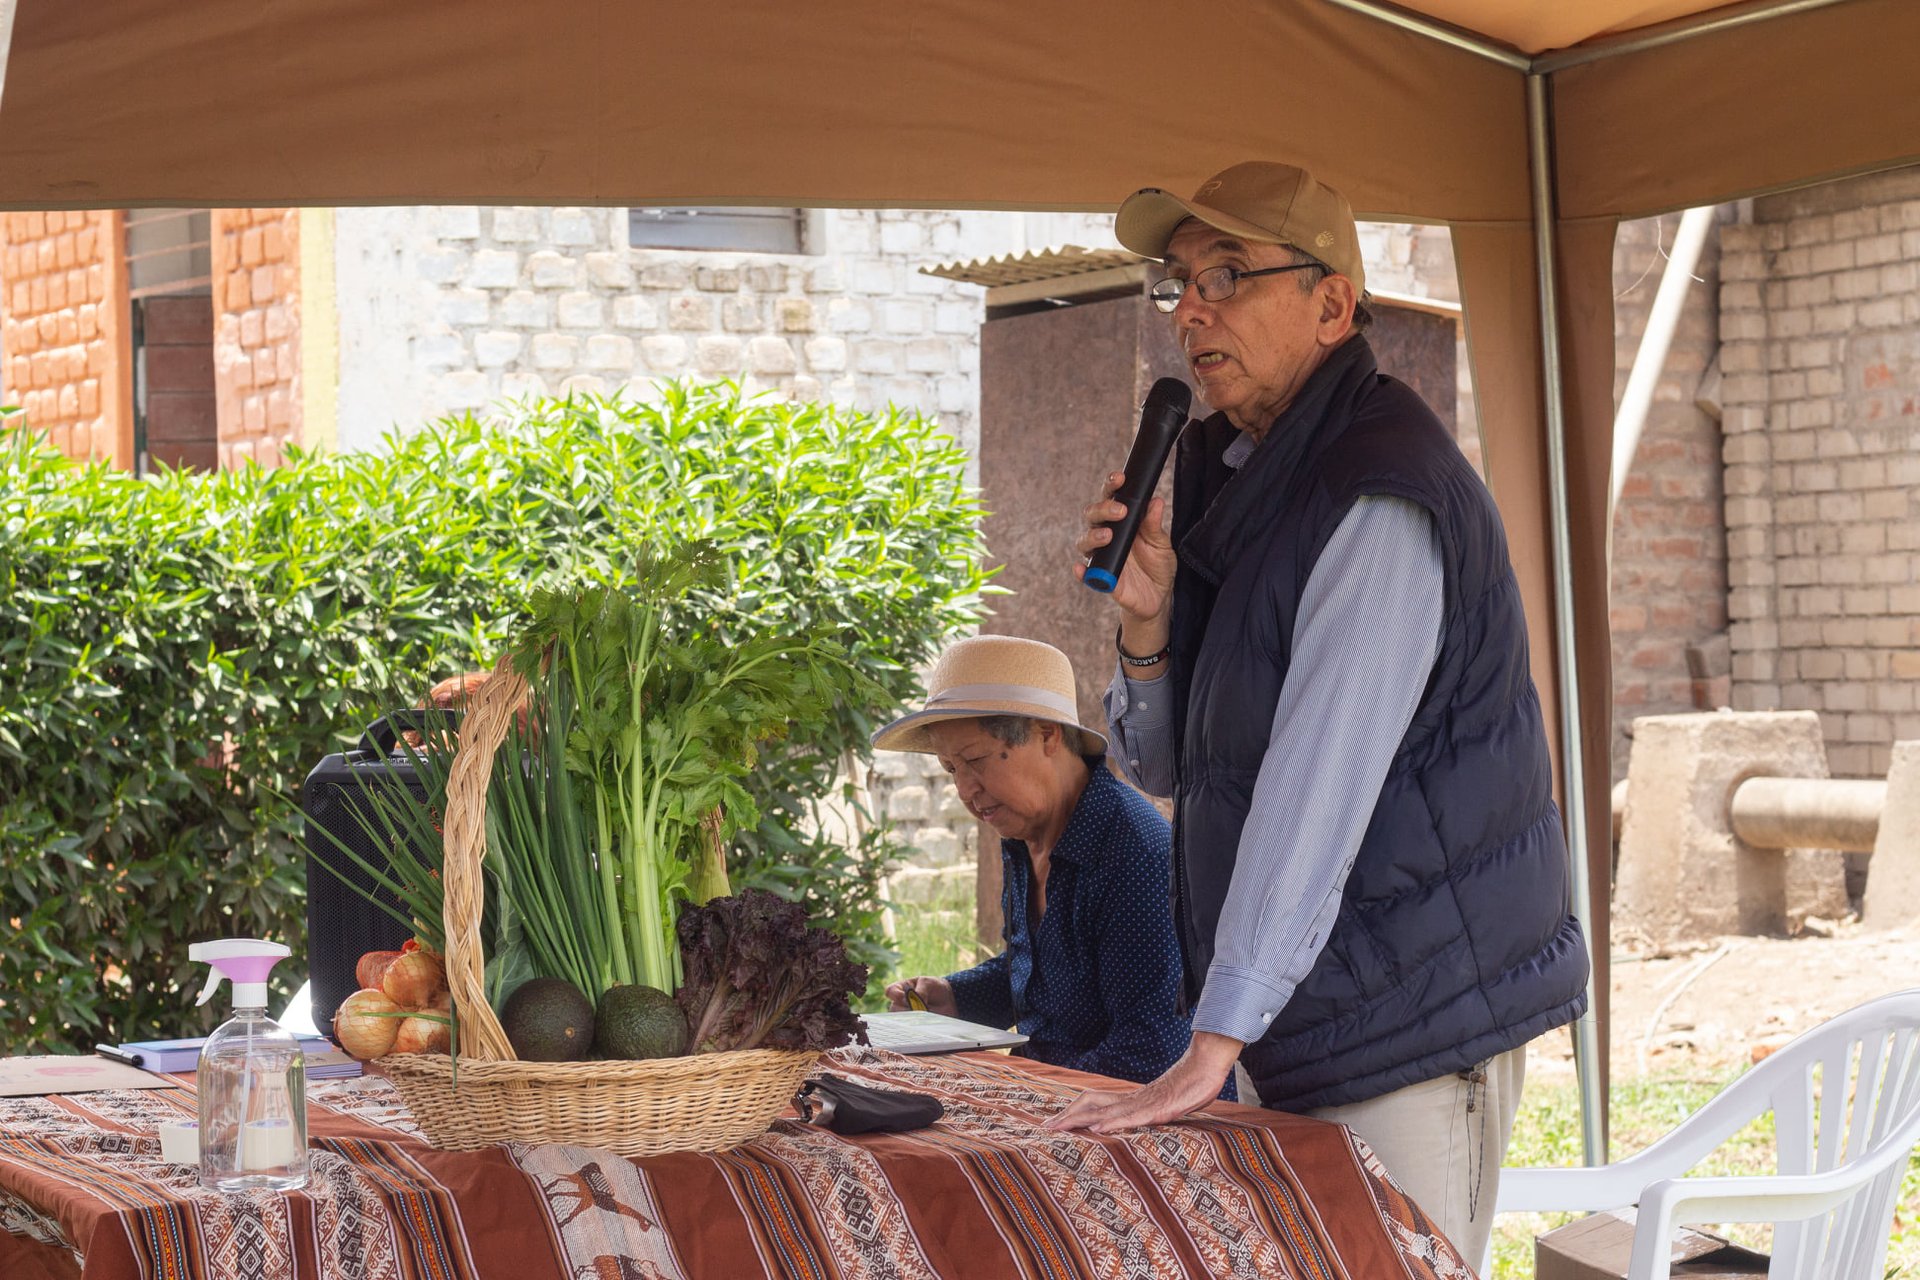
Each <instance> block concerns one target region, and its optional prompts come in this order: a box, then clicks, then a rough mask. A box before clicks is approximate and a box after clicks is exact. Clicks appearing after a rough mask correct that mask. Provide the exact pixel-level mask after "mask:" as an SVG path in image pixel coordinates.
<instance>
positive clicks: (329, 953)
mask: <svg viewBox="0 0 1920 1280" xmlns="http://www.w3.org/2000/svg"><path fill="white" fill-rule="evenodd" d="M429 718H435V719H437V720H438V721H439V722H440V723H449V722H451V723H457V721H458V717H457V716H455V715H454V714H453V713H451V712H443V711H442V712H425V711H410V712H396V713H394V714H393V715H389V716H383V717H382V718H380V719H379V720H376V721H374V722H373V723H372V724H371V725H369V726H368V727H367V731H366V733H365V734H363V735H362V736H361V738H360V745H359V746H358V747H356V748H354V749H353V750H351V751H341V752H335V753H334V754H332V755H329V756H327V757H325V758H324V759H322V760H321V761H320V763H319V764H317V765H315V766H314V769H313V772H312V773H309V774H308V775H307V783H306V786H305V787H303V788H302V789H301V792H300V809H301V812H302V814H303V815H304V816H305V818H306V845H307V959H308V965H309V977H310V980H311V982H312V999H313V1023H314V1025H315V1026H317V1027H319V1028H320V1029H321V1031H323V1032H327V1033H329V1034H330V1033H331V1031H332V1028H333V1014H334V1011H335V1010H336V1009H338V1008H339V1007H340V1002H341V1001H342V1000H345V999H346V998H347V997H348V996H350V995H352V994H353V993H354V992H355V991H356V990H358V989H359V986H360V984H359V983H358V982H357V981H355V979H354V976H353V971H354V968H355V966H356V965H358V964H359V963H360V957H361V956H363V955H365V954H366V953H367V952H369V951H397V950H399V949H400V946H401V944H402V943H404V942H405V941H406V940H407V939H408V938H410V937H412V936H413V931H412V929H410V928H409V927H408V926H406V925H404V924H402V923H400V921H399V920H396V919H395V918H394V917H393V916H391V915H389V914H387V913H386V912H385V911H382V910H381V909H380V908H379V907H377V906H375V905H374V904H373V903H372V902H369V901H368V900H367V896H366V895H367V893H369V892H372V893H374V894H375V895H376V896H377V897H378V899H379V900H380V901H382V902H385V903H386V904H387V905H389V906H391V907H393V908H394V909H396V910H399V911H400V912H401V914H402V915H404V914H405V910H404V908H402V907H401V905H400V902H399V900H398V899H397V898H395V897H394V895H393V894H392V893H390V892H388V891H387V890H385V889H376V888H375V887H374V880H373V877H372V876H370V875H369V874H367V872H365V871H363V870H361V869H360V867H358V866H357V865H355V863H354V861H353V859H352V858H350V857H348V856H347V854H346V853H345V852H343V851H342V850H341V848H340V845H342V844H344V845H345V846H346V847H347V848H348V849H351V850H352V851H353V852H354V853H355V854H358V855H359V856H360V857H361V858H363V859H365V860H366V861H367V862H368V863H369V864H370V865H372V866H375V867H385V866H386V865H387V863H386V858H387V855H386V852H385V850H384V849H382V848H381V847H380V845H379V842H378V841H376V840H375V839H374V838H373V837H372V835H370V834H369V831H368V829H367V824H368V823H371V824H372V826H373V830H374V831H378V830H380V826H379V824H378V820H377V819H376V818H375V816H374V811H373V808H372V802H371V800H370V797H371V796H372V795H374V794H377V793H380V792H384V791H389V790H391V789H392V788H394V787H406V788H407V789H408V790H410V791H411V792H412V793H413V794H414V796H415V797H416V798H419V799H424V798H425V797H426V787H425V784H423V783H422V782H421V780H420V779H419V778H418V777H417V776H416V771H415V769H414V767H413V757H412V756H411V755H409V754H408V753H407V752H406V751H405V750H404V749H402V748H399V747H398V746H397V743H398V737H399V732H400V730H401V729H403V728H416V729H417V728H420V727H422V725H423V723H424V722H425V721H426V720H427V719H429ZM329 837H331V838H329ZM415 852H416V853H417V852H419V850H415Z"/></svg>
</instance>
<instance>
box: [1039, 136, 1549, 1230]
mask: <svg viewBox="0 0 1920 1280" xmlns="http://www.w3.org/2000/svg"><path fill="white" fill-rule="evenodd" d="M1114 230H1115V233H1116V235H1117V236H1118V237H1119V239H1120V242H1121V243H1122V244H1124V245H1126V246H1127V247H1128V248H1130V249H1132V250H1134V251H1135V252H1137V253H1140V254H1143V255H1145V256H1147V257H1150V258H1157V259H1160V260H1161V261H1162V262H1164V263H1165V267H1166V275H1165V278H1164V279H1162V280H1161V281H1159V282H1158V283H1157V284H1155V285H1154V286H1153V288H1152V290H1151V297H1152V300H1153V302H1154V304H1155V305H1156V306H1157V307H1158V308H1159V309H1160V310H1161V311H1163V312H1166V313H1168V314H1169V315H1170V316H1171V317H1172V321H1173V326H1174V332H1175V335H1176V337H1177V339H1178V341H1179V343H1180V345H1181V348H1182V350H1183V351H1184V353H1185V355H1186V358H1187V362H1188V370H1189V373H1190V376H1191V378H1192V380H1193V382H1194V383H1195V385H1196V388H1197V390H1198V392H1199V394H1200V396H1201V398H1202V399H1203V400H1205V402H1206V404H1207V406H1208V407H1209V408H1210V409H1211V410H1212V411H1213V412H1212V414H1211V416H1209V417H1207V418H1205V419H1204V420H1202V421H1199V422H1195V423H1191V424H1189V426H1188V428H1187V430H1186V431H1185V432H1184V433H1183V435H1182V436H1181V439H1180V443H1179V446H1178V450H1177V455H1176V456H1177V462H1176V464H1175V471H1174V493H1173V502H1172V510H1171V512H1170V513H1169V512H1167V511H1164V510H1162V509H1161V508H1162V504H1161V503H1160V502H1158V501H1157V500H1156V501H1155V502H1154V503H1153V505H1152V506H1150V507H1149V508H1148V511H1147V513H1146V517H1145V519H1144V520H1143V521H1142V522H1141V528H1140V533H1139V536H1138V537H1137V539H1136V540H1135V542H1134V545H1133V548H1132V551H1131V553H1130V554H1129V557H1128V560H1127V563H1126V565H1125V567H1124V568H1123V570H1122V572H1121V574H1120V578H1119V581H1118V583H1117V585H1116V586H1115V589H1114V591H1113V593H1112V594H1113V600H1114V603H1115V604H1116V605H1117V606H1118V607H1119V610H1120V630H1119V636H1118V643H1119V649H1120V655H1119V658H1120V661H1119V664H1118V673H1117V675H1116V677H1115V680H1114V683H1113V686H1112V687H1111V689H1110V690H1109V694H1108V703H1107V706H1108V715H1109V719H1110V722H1111V725H1112V729H1113V747H1114V753H1115V756H1116V757H1117V758H1118V759H1119V760H1120V761H1121V762H1123V765H1124V767H1125V768H1126V770H1127V772H1128V773H1129V775H1130V776H1131V777H1132V778H1133V779H1134V781H1135V782H1136V783H1138V784H1139V785H1140V786H1141V787H1142V788H1143V789H1145V790H1147V791H1149V792H1153V793H1156V794H1170V795H1172V796H1173V797H1174V799H1175V812H1174V850H1173V857H1174V876H1173V894H1174V907H1175V912H1174V914H1175V923H1176V926H1177V928H1178V931H1179V934H1180V942H1181V945H1182V950H1183V957H1184V960H1185V972H1186V991H1187V998H1188V999H1189V1001H1191V1002H1192V1005H1193V1037H1192V1040H1191V1043H1190V1044H1189V1046H1188V1049H1187V1052H1186V1054H1185V1055H1184V1056H1183V1057H1182V1058H1181V1059H1180V1061H1179V1062H1177V1063H1176V1064H1175V1065H1174V1066H1173V1067H1172V1068H1170V1069H1169V1070H1168V1071H1167V1072H1165V1073H1164V1074H1163V1075H1161V1076H1160V1077H1159V1078H1158V1079H1157V1080H1155V1081H1153V1082H1152V1083H1150V1084H1148V1085H1146V1086H1144V1087H1142V1088H1141V1089H1139V1090H1137V1091H1134V1092H1131V1093H1126V1094H1110V1093H1092V1094H1088V1095H1086V1096H1084V1097H1082V1098H1081V1099H1079V1100H1078V1101H1076V1102H1075V1103H1074V1104H1073V1106H1071V1107H1069V1108H1068V1109H1067V1110H1066V1111H1065V1112H1063V1113H1062V1114H1061V1115H1060V1116H1058V1117H1056V1118H1055V1119H1054V1120H1053V1121H1052V1122H1051V1124H1052V1126H1053V1127H1056V1128H1077V1127H1087V1128H1092V1129H1095V1130H1099V1131H1102V1132H1110V1131H1113V1130H1116V1129H1124V1128H1129V1127H1132V1126H1135V1125H1141V1124H1154V1123H1159V1122H1163V1121H1166V1120H1170V1119H1173V1118H1175V1117H1177V1116H1180V1115H1184V1114H1185V1113H1187V1112H1188V1111H1191V1110H1193V1109H1195V1108H1196V1107H1199V1106H1201V1105H1204V1104H1205V1103H1206V1102H1208V1101H1209V1100H1211V1099H1212V1098H1213V1097H1214V1096H1215V1095H1216V1094H1217V1093H1218V1091H1219V1088H1220V1083H1221V1080H1222V1079H1223V1078H1224V1076H1225V1075H1226V1074H1227V1073H1228V1072H1229V1071H1231V1070H1232V1069H1233V1065H1234V1063H1235V1061H1236V1060H1238V1061H1239V1062H1240V1064H1241V1065H1242V1066H1243V1067H1244V1068H1245V1069H1246V1072H1247V1074H1248V1076H1249V1077H1250V1078H1251V1080H1252V1083H1253V1086H1254V1088H1255V1090H1256V1091H1257V1093H1258V1097H1259V1100H1260V1102H1261V1103H1262V1104H1263V1105H1265V1106H1268V1107H1273V1108H1276V1109H1281V1110H1287V1111H1294V1112H1304V1113H1308V1114H1313V1115H1318V1116H1322V1117H1325V1118H1328V1119H1333V1120H1338V1121H1341V1122H1344V1123H1347V1124H1349V1125H1351V1126H1352V1127H1353V1129H1354V1130H1355V1132H1357V1133H1359V1134H1360V1136H1361V1137H1363V1138H1365V1139H1366V1140H1367V1141H1368V1142H1369V1143H1370V1144H1371V1145H1372V1146H1373V1148H1374V1150H1375V1151H1376V1153H1377V1154H1378V1155H1379V1156H1380V1158H1381V1160H1382V1162H1383V1163H1384V1164H1385V1165H1386V1166H1387V1168H1388V1169H1389V1170H1390V1171H1391V1172H1392V1173H1393V1174H1394V1176H1395V1177H1396V1178H1397V1179H1399V1180H1400V1182H1401V1183H1402V1184H1403V1185H1404V1186H1405V1187H1406V1189H1407V1190H1408V1191H1409V1193H1410V1194H1412V1195H1413V1197H1414V1198H1415V1200H1416V1201H1418V1202H1419V1203H1420V1204H1421V1206H1422V1207H1423V1208H1424V1209H1425V1210H1426V1211H1427V1212H1428V1213H1429V1214H1430V1215H1432V1216H1433V1217H1434V1218H1435V1219H1436V1220H1438V1222H1439V1223H1440V1225H1441V1227H1442V1229H1443V1230H1445V1231H1446V1233H1447V1234H1448V1236H1449V1237H1450V1238H1451V1239H1452V1240H1453V1242H1454V1244H1455V1245H1456V1246H1457V1247H1459V1248H1460V1250H1461V1251H1462V1253H1463V1254H1465V1256H1466V1257H1468V1258H1478V1257H1481V1256H1483V1255H1484V1253H1485V1250H1486V1246H1487V1240H1488V1237H1489V1232H1490V1228H1491V1220H1492V1216H1493V1205H1494V1202H1495V1195H1496V1189H1497V1184H1498V1178H1499V1167H1500V1163H1501V1160H1502V1157H1503V1155H1504V1153H1505V1150H1506V1144H1507V1138H1508V1135H1509V1132H1510V1130H1511V1126H1512V1121H1513V1115H1514V1111H1515V1109H1516V1107H1517V1105H1518V1102H1519V1093H1520V1084H1521V1078H1522V1074H1523V1069H1524V1063H1525V1052H1526V1049H1525V1046H1526V1044H1527V1042H1528V1041H1530V1040H1532V1039H1533V1038H1534V1037H1536V1036H1538V1035H1540V1034H1542V1033H1543V1032H1545V1031H1548V1030H1550V1029H1552V1028H1554V1027H1557V1026H1560V1025H1562V1024H1564V1023H1566V1022H1569V1021H1571V1020H1572V1019H1573V1018H1575V1017H1576V1016H1578V1015H1579V1013H1580V1012H1581V1011H1582V1010H1583V1008H1584V1007H1585V1005H1584V1001H1585V994H1584V993H1585V983H1586V976H1587V957H1586V950H1585V946H1584V944H1583V942H1582V940H1581V936H1580V930H1579V926H1578V924H1577V923H1576V922H1575V920H1574V919H1573V917H1572V915H1571V914H1570V912H1569V910H1568V897H1567V861H1566V848H1565V844H1564V840H1563V836H1562V832H1561V826H1560V815H1559V813H1558V810H1557V809H1556V808H1555V806H1554V802H1553V796H1552V781H1551V775H1550V761H1549V757H1548V752H1547V741H1546V733H1545V729H1544V726H1543V724H1542V720H1541V715H1540V707H1539V701H1538V697H1537V695H1536V693H1535V690H1534V687H1533V681H1532V678H1531V676H1530V674H1529V670H1528V665H1527V638H1526V623H1525V619H1524V618H1523V617H1522V614H1521V607H1520V595H1519V588H1518V586H1517V584H1516V582H1515V580H1514V576H1513V570H1512V567H1511V565H1510V564H1509V563H1508V559H1507V549H1506V539H1505V534H1504V532H1503V530H1502V528H1501V524H1500V519H1499V515H1498V513H1497V512H1496V511H1495V509H1494V506H1493V503H1492V500H1491V498H1490V497H1489V495H1488V494H1487V491H1486V488H1485V486H1484V485H1483V484H1482V483H1481V482H1480V480H1479V477H1478V476H1476V475H1475V474H1474V472H1473V469H1472V468H1471V466H1469V464H1468V463H1467V462H1466V460H1465V458H1463V457H1462V456H1461V454H1460V451H1459V449H1458V447H1457V446H1456V445H1455V443H1454V441H1453V439H1452V437H1451V435H1450V434H1449V433H1448V432H1447V430H1446V428H1445V427H1444V426H1443V425H1441V423H1440V422H1439V420H1438V419H1436V418H1435V417H1434V415H1433V413H1432V412H1431V411H1430V410H1428V408H1427V407H1426V406H1425V405H1424V404H1422V403H1421V402H1420V400H1419V398H1418V397H1417V396H1416V395H1415V394H1414V393H1413V392H1412V391H1410V390H1408V389H1407V388H1406V387H1405V386H1404V385H1403V384H1401V383H1399V382H1397V381H1395V380H1394V379H1392V378H1388V377H1385V376H1383V375H1381V374H1380V373H1379V372H1378V370H1377V369H1376V367H1375V364H1374V358H1373V353H1372V350H1371V348H1370V347H1369V345H1368V343H1367V340H1366V338H1365V337H1364V336H1362V335H1361V333H1360V330H1361V329H1363V328H1364V327H1365V325H1366V322H1367V319H1368V317H1367V313H1366V311H1365V308H1364V300H1365V288H1366V274H1365V268H1364V266H1363V264H1362V263H1361V260H1360V249H1359V238H1358V235H1357V232H1356V230H1355V227H1354V222H1353V214H1352V211H1351V210H1350V209H1349V208H1348V205H1347V202H1346V199H1345V198H1344V197H1343V196H1341V195H1340V193H1339V192H1337V191H1335V190H1334V189H1333V188H1331V187H1328V186H1326V185H1325V184H1324V183H1320V182H1317V181H1315V180H1314V179H1313V177H1312V176H1311V175H1310V174H1308V173H1306V172H1304V171H1303V170H1300V169H1297V168H1294V167H1293V166H1291V165H1285V164H1273V163H1264V162H1255V163H1248V164H1240V165H1235V166H1234V167H1232V168H1230V169H1227V170H1224V171H1223V172H1221V173H1219V174H1217V175H1215V176H1214V177H1213V178H1211V179H1210V180H1208V181H1207V182H1205V183H1203V184H1202V185H1201V187H1200V189H1199V190H1198V191H1197V192H1195V193H1194V196H1193V198H1192V199H1180V198H1178V197H1176V196H1174V195H1172V194H1170V193H1168V192H1165V191H1161V190H1157V189H1154V188H1148V189H1146V190H1143V191H1140V192H1137V193H1135V194H1134V195H1133V196H1131V197H1129V198H1128V200H1127V201H1126V202H1125V203H1124V204H1123V205H1122V206H1121V208H1120V213H1119V216H1118V218H1117V219H1116V221H1115V224H1114ZM1118 479H1119V477H1117V476H1114V477H1110V478H1109V481H1108V484H1107V486H1106V491H1105V492H1106V496H1105V497H1103V498H1102V500H1100V501H1098V502H1096V503H1094V504H1093V505H1092V506H1090V507H1089V508H1088V509H1087V523H1088V528H1087V530H1086V532H1085V533H1084V534H1083V535H1082V537H1081V539H1080V542H1079V550H1080V552H1081V553H1082V554H1086V553H1089V552H1091V551H1092V550H1093V549H1094V548H1095V547H1098V546H1101V545H1103V544H1104V543H1105V542H1106V541H1108V538H1109V534H1108V531H1107V530H1106V529H1105V528H1102V527H1100V526H1101V524H1102V522H1105V521H1109V520H1113V519H1116V518H1118V517H1119V516H1120V515H1121V514H1122V512H1123V508H1122V507H1121V505H1120V504H1119V503H1118V502H1116V501H1114V500H1113V498H1112V494H1113V491H1114V489H1115V487H1116V486H1117V482H1118ZM1169 515H1170V516H1171V519H1169ZM1243 1097H1244V1095H1243ZM1247 1100H1249V1101H1251V1099H1247Z"/></svg>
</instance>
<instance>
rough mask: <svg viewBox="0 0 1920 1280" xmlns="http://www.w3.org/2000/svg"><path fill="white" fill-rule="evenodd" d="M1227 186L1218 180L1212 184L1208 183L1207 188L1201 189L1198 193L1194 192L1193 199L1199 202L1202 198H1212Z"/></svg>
mask: <svg viewBox="0 0 1920 1280" xmlns="http://www.w3.org/2000/svg"><path fill="white" fill-rule="evenodd" d="M1225 185H1226V183H1224V182H1221V181H1220V180H1219V179H1218V178H1215V179H1214V180H1213V181H1212V182H1209V183H1207V184H1206V185H1205V186H1203V187H1201V188H1200V189H1199V190H1198V191H1196V192H1194V193H1193V198H1194V199H1195V200H1198V199H1199V198H1200V197H1201V196H1210V195H1212V194H1213V193H1214V192H1216V191H1218V190H1219V189H1220V188H1221V187H1223V186H1225Z"/></svg>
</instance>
